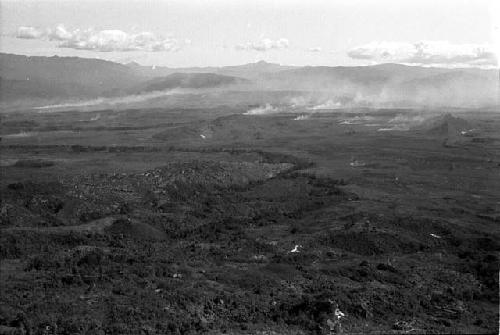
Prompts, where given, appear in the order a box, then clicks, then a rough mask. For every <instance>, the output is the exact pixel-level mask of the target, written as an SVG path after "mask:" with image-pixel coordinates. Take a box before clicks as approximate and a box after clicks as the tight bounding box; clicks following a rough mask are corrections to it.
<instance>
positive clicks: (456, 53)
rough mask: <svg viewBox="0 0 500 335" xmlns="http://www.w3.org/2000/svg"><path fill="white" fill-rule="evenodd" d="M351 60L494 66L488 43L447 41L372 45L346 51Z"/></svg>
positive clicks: (495, 62)
mask: <svg viewBox="0 0 500 335" xmlns="http://www.w3.org/2000/svg"><path fill="white" fill-rule="evenodd" d="M347 54H348V56H349V57H351V58H354V59H365V60H371V61H375V62H398V63H408V64H419V65H440V66H479V67H482V66H496V65H497V64H498V60H497V58H496V56H495V53H494V51H493V46H491V45H489V44H452V43H450V42H447V41H422V42H417V43H409V42H371V43H368V44H365V45H362V46H358V47H355V48H353V49H351V50H349V51H348V53H347Z"/></svg>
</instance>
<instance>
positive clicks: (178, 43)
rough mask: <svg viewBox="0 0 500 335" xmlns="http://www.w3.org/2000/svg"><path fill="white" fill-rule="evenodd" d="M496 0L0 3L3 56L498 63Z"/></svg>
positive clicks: (147, 61)
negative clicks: (12, 54) (6, 54)
mask: <svg viewBox="0 0 500 335" xmlns="http://www.w3.org/2000/svg"><path fill="white" fill-rule="evenodd" d="M497 2H498V1H494V0H491V1H490V0H467V1H466V0H439V1H437V0H434V1H429V0H364V1H362V0H349V1H347V0H308V1H305V0H304V1H297V0H288V1H285V0H281V1H271V0H254V1H242V0H241V1H240V0H226V1H223V0H217V1H215V0H214V1H209V0H189V1H186V0H184V1H181V0H177V1H170V0H164V1H160V0H156V1H155V0H149V1H144V0H143V1H139V0H100V1H97V0H51V1H45V0H24V1H23V0H0V9H1V17H0V19H1V26H0V27H1V39H0V51H1V52H5V53H14V54H23V55H31V56H33V55H36V56H53V55H59V56H78V57H86V58H101V59H107V60H112V61H116V62H121V63H128V62H132V61H134V62H137V63H139V64H142V65H152V66H153V65H158V66H169V67H188V66H224V65H238V64H244V63H251V62H256V61H260V60H264V61H268V62H274V63H279V64H286V65H301V66H303V65H325V66H337V65H345V66H351V65H371V64H377V63H387V62H392V63H401V64H413V65H424V66H445V67H482V68H492V67H494V68H495V67H498V61H497V60H498V55H500V30H499V29H500V28H499V22H500V6H499V5H497Z"/></svg>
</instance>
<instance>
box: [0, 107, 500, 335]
mask: <svg viewBox="0 0 500 335" xmlns="http://www.w3.org/2000/svg"><path fill="white" fill-rule="evenodd" d="M233 112H234V111H233ZM406 113H410V114H411V113H415V111H405V110H382V111H381V110H368V111H367V110H362V111H358V112H356V113H354V112H348V111H343V112H338V113H317V114H312V115H311V116H307V117H303V118H299V119H297V115H289V114H276V115H263V116H259V115H241V113H239V114H233V113H232V112H231V111H230V110H212V111H211V112H210V115H206V114H205V115H204V114H203V111H202V110H189V111H185V113H179V112H177V111H175V110H159V109H151V110H142V111H127V110H125V111H112V110H108V111H92V112H77V111H67V112H60V113H53V114H50V113H46V114H35V115H33V114H28V113H26V114H23V113H17V114H11V115H7V116H6V118H4V120H3V121H4V127H3V128H2V135H1V136H2V142H1V147H0V150H1V152H2V155H1V159H0V163H1V164H0V165H1V166H0V172H1V190H2V197H1V212H0V215H1V216H0V220H1V224H0V257H1V263H0V333H9V332H11V333H12V334H14V333H16V332H17V333H20V334H22V333H25V334H28V333H31V334H166V333H172V334H197V333H208V334H220V333H227V334H311V333H313V334H335V333H349V334H388V333H389V334H391V333H392V334H403V333H412V334H413V333H430V334H432V333H436V334H438V333H439V334H442V333H484V334H487V333H490V334H491V333H496V332H497V329H498V296H499V295H498V270H499V263H498V252H499V251H500V243H499V242H498V241H500V229H499V222H500V202H499V199H500V131H499V130H500V117H498V116H497V115H496V114H495V113H490V114H488V113H483V114H481V113H462V114H457V115H459V117H461V118H464V119H467V121H468V122H470V123H471V124H474V127H475V128H476V129H479V130H475V131H476V132H475V133H474V134H473V136H458V137H457V136H450V133H449V132H448V133H445V134H443V133H439V132H438V133H436V132H435V131H434V130H435V129H436V128H432V129H433V131H432V132H429V131H428V129H427V128H422V129H410V130H408V129H406V130H401V129H400V130H398V128H394V129H392V130H390V131H386V130H383V128H384V127H386V126H384V125H387V124H388V120H394V119H395V118H398V117H399V118H401V117H400V115H403V116H404V115H407V114H406ZM198 114H199V116H198ZM438 114H439V113H438V112H437V114H436V115H438ZM412 115H413V114H412ZM419 115H420V114H419ZM82 120H83V121H82ZM445 120H448V121H446V122H452V121H453V120H451V121H450V119H446V118H445ZM453 122H455V121H453ZM111 123H112V124H111ZM381 124H382V125H381ZM49 125H50V127H49ZM389 126H390V127H394V123H390V124H389ZM380 129H382V130H380ZM201 135H203V136H201ZM462 135H464V134H462Z"/></svg>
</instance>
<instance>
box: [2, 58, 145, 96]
mask: <svg viewBox="0 0 500 335" xmlns="http://www.w3.org/2000/svg"><path fill="white" fill-rule="evenodd" d="M0 76H1V77H2V82H3V86H4V85H5V87H6V89H7V90H8V91H9V92H10V93H9V94H8V97H9V99H17V98H23V97H33V96H38V97H45V98H54V97H68V96H79V97H91V96H99V95H107V94H112V93H119V92H120V91H122V90H124V89H127V88H129V87H132V86H133V85H137V83H138V82H140V81H142V80H143V78H142V77H141V76H139V75H138V74H136V73H135V72H134V71H132V70H131V69H130V68H128V67H127V66H124V65H121V64H117V63H113V62H109V61H103V60H99V59H87V58H78V57H58V56H54V57H37V56H32V57H27V56H21V55H12V54H0ZM23 81H26V82H28V81H29V82H30V83H22V82H23ZM33 83H36V84H33ZM14 87H15V90H13V89H14ZM6 96H7V95H6Z"/></svg>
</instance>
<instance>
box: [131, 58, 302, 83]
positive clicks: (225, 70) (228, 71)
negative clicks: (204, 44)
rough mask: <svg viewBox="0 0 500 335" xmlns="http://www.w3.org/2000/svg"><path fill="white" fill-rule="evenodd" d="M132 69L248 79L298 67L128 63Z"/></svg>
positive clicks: (153, 73) (157, 74)
mask: <svg viewBox="0 0 500 335" xmlns="http://www.w3.org/2000/svg"><path fill="white" fill-rule="evenodd" d="M126 66H128V67H129V68H130V69H132V70H133V71H134V72H135V73H137V74H138V75H140V76H145V77H151V78H153V77H162V76H168V75H171V74H174V73H215V74H220V75H226V76H234V77H242V78H247V79H253V78H257V77H259V76H261V75H263V74H266V73H274V72H279V71H283V70H290V69H294V68H296V67H294V66H284V65H280V64H275V63H267V62H264V61H260V62H257V63H249V64H243V65H236V66H222V67H213V66H209V67H185V68H170V67H165V66H142V65H139V64H137V63H128V64H126Z"/></svg>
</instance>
